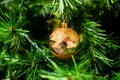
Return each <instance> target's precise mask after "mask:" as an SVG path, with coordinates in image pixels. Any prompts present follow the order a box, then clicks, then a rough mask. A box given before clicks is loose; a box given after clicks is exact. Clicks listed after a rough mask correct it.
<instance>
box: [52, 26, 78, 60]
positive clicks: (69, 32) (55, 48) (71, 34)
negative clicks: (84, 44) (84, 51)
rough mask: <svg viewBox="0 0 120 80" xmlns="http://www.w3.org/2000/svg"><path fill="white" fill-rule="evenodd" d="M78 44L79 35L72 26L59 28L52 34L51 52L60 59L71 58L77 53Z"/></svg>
mask: <svg viewBox="0 0 120 80" xmlns="http://www.w3.org/2000/svg"><path fill="white" fill-rule="evenodd" d="M78 44H79V35H78V34H77V33H76V32H75V31H74V30H73V29H71V28H67V27H62V28H58V29H56V30H55V31H53V32H52V33H51V35H50V46H51V48H52V51H51V53H52V54H53V55H54V56H55V57H57V58H60V59H64V60H66V59H70V58H71V55H75V54H76V51H77V50H76V47H77V46H78Z"/></svg>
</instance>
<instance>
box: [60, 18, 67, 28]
mask: <svg viewBox="0 0 120 80" xmlns="http://www.w3.org/2000/svg"><path fill="white" fill-rule="evenodd" d="M61 26H62V27H63V28H67V23H66V21H65V20H63V22H62V23H61Z"/></svg>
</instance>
